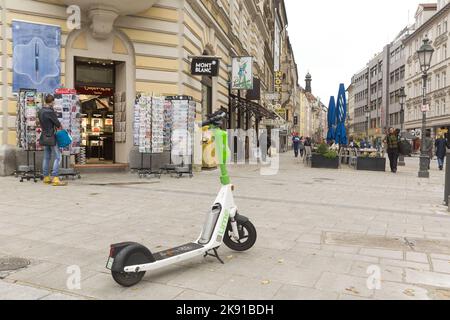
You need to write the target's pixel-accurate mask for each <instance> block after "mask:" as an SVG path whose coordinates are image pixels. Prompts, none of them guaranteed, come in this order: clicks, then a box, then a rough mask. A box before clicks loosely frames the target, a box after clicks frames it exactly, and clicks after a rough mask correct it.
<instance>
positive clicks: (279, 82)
mask: <svg viewBox="0 0 450 320" xmlns="http://www.w3.org/2000/svg"><path fill="white" fill-rule="evenodd" d="M275 92H276V93H277V94H278V95H279V96H281V94H282V93H283V72H281V71H276V72H275Z"/></svg>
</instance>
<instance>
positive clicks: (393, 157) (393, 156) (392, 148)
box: [384, 128, 400, 173]
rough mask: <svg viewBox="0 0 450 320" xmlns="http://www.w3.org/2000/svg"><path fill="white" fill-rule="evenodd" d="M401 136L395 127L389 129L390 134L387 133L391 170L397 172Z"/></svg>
mask: <svg viewBox="0 0 450 320" xmlns="http://www.w3.org/2000/svg"><path fill="white" fill-rule="evenodd" d="M399 141H400V140H399V137H398V135H397V131H396V130H395V129H394V128H390V129H389V134H388V135H387V137H386V139H385V140H384V143H386V144H387V153H388V155H389V162H390V164H391V172H392V173H397V167H398V157H399V149H398V143H399Z"/></svg>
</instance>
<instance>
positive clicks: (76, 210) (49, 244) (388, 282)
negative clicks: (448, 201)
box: [0, 154, 450, 300]
mask: <svg viewBox="0 0 450 320" xmlns="http://www.w3.org/2000/svg"><path fill="white" fill-rule="evenodd" d="M433 167H436V165H435V164H434V163H433ZM417 169H418V160H417V159H407V167H405V168H400V172H399V173H398V174H397V175H394V174H391V173H377V172H357V171H352V170H350V169H342V170H339V171H338V170H318V169H310V168H306V167H304V166H303V165H302V164H299V163H298V162H296V161H295V160H293V159H292V157H291V154H286V155H283V156H282V159H281V168H280V172H279V173H278V174H277V175H275V176H261V175H260V171H259V169H258V168H257V167H248V166H247V167H233V169H232V178H233V182H234V183H235V185H236V186H237V190H236V201H237V203H238V205H239V206H240V212H241V213H242V214H243V215H246V216H248V217H250V218H251V220H252V221H253V222H254V224H255V225H256V227H257V230H258V236H259V237H258V242H257V244H256V246H255V247H254V248H253V249H252V250H251V251H249V252H246V253H235V252H232V251H230V250H229V249H227V248H225V247H223V248H221V249H220V254H221V256H222V257H223V258H224V260H225V265H221V264H219V263H217V261H216V260H214V259H213V258H208V259H202V258H199V259H196V260H194V261H192V262H189V263H183V264H179V265H175V266H172V267H169V268H167V269H165V270H162V271H158V272H153V273H150V274H147V275H146V277H145V278H144V281H143V282H142V283H140V284H139V285H138V286H136V287H134V288H130V289H124V288H121V287H119V286H118V285H117V284H115V282H114V281H113V280H112V278H111V276H110V274H109V273H108V271H107V270H106V269H105V263H106V258H107V256H108V252H109V245H110V244H111V243H116V242H122V241H128V240H132V241H137V242H142V243H144V244H146V245H148V246H149V247H150V248H152V249H153V250H155V251H159V250H162V249H165V248H169V247H172V246H176V245H179V244H183V243H186V242H190V241H192V240H194V239H195V238H196V237H197V236H198V234H199V233H200V229H201V225H202V223H203V221H204V215H205V214H206V212H207V211H208V209H209V207H210V206H211V204H212V201H213V200H214V198H215V193H216V191H217V190H218V188H219V185H218V178H217V172H204V173H201V174H198V175H197V176H196V177H195V178H194V179H192V180H191V179H188V178H186V179H180V180H177V179H171V178H170V177H163V178H162V179H161V180H160V181H159V180H139V179H138V178H137V177H136V175H133V174H90V175H85V176H84V177H83V179H82V180H79V181H73V182H72V181H71V182H70V185H69V186H68V187H66V188H52V187H49V186H44V185H42V184H34V183H19V182H18V181H17V180H16V179H14V178H0V189H1V192H0V258H1V257H22V258H27V259H29V260H31V265H30V266H29V267H27V268H25V269H21V270H19V271H15V272H9V273H6V272H3V273H0V278H1V279H3V280H0V299H188V300H191V299H450V215H449V213H448V211H447V208H445V207H444V206H442V200H443V185H444V175H443V173H442V172H439V171H437V170H436V169H435V168H433V170H432V172H431V179H429V180H420V179H418V178H417ZM73 266H78V267H79V268H80V270H81V283H80V286H81V287H80V288H75V289H73V287H71V286H70V284H73V283H72V282H71V280H70V279H72V278H70V276H71V270H73V269H70V267H72V268H73ZM68 268H69V269H68ZM379 277H380V278H381V280H382V281H381V288H378V289H377V288H376V287H377V286H376V285H375V286H368V282H369V284H377V281H376V280H377V279H378V278H379ZM374 279H375V281H372V280H374ZM68 284H69V286H68ZM70 288H72V290H71V289H70Z"/></svg>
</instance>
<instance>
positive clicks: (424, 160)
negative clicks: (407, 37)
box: [417, 37, 434, 178]
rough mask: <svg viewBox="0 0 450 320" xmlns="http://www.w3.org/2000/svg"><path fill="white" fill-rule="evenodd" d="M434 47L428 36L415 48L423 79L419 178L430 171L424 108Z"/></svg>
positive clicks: (427, 175)
mask: <svg viewBox="0 0 450 320" xmlns="http://www.w3.org/2000/svg"><path fill="white" fill-rule="evenodd" d="M433 53H434V49H433V47H432V46H431V45H430V40H429V39H428V37H425V39H423V44H422V46H421V47H420V49H419V50H417V54H418V55H419V62H420V69H421V70H422V79H423V96H422V100H423V101H422V143H421V144H422V145H421V152H420V170H419V178H429V177H430V172H429V171H428V168H429V162H430V157H429V155H428V154H427V151H426V149H425V141H426V137H425V132H426V130H427V110H426V109H427V108H425V106H426V104H427V98H426V94H427V79H428V71H429V70H430V68H431V59H432V57H433Z"/></svg>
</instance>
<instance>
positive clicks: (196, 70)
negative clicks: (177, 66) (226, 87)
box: [191, 56, 219, 77]
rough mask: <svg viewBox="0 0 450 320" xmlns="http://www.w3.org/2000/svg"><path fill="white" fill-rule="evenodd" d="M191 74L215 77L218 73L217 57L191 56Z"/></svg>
mask: <svg viewBox="0 0 450 320" xmlns="http://www.w3.org/2000/svg"><path fill="white" fill-rule="evenodd" d="M191 74H192V75H194V76H209V77H217V76H218V75H219V58H214V57H201V56H200V57H193V58H192V63H191Z"/></svg>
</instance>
